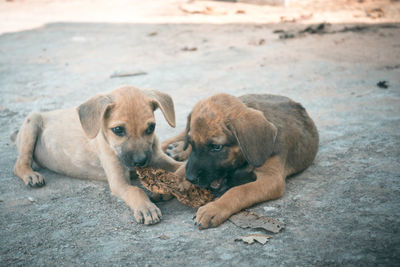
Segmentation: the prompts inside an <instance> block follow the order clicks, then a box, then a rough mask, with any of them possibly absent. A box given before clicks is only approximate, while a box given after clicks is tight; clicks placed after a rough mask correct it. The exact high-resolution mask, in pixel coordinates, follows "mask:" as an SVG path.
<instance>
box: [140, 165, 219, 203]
mask: <svg viewBox="0 0 400 267" xmlns="http://www.w3.org/2000/svg"><path fill="white" fill-rule="evenodd" d="M136 172H137V174H138V176H139V180H140V182H141V183H142V184H143V185H144V187H146V188H147V189H148V190H150V191H151V192H153V193H157V194H173V195H174V196H175V197H176V198H177V199H178V200H179V201H180V202H182V203H183V204H185V205H188V206H191V207H193V208H198V207H201V206H203V205H205V204H207V203H208V202H210V201H211V200H212V199H213V198H214V196H213V194H212V193H211V192H210V191H209V190H207V189H204V188H201V187H198V186H195V185H192V184H190V185H189V187H188V188H186V190H183V189H182V187H181V186H180V184H181V181H180V179H179V177H178V176H176V175H175V174H174V173H167V172H166V171H165V170H162V169H153V168H136Z"/></svg>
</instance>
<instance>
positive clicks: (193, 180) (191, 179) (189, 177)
mask: <svg viewBox="0 0 400 267" xmlns="http://www.w3.org/2000/svg"><path fill="white" fill-rule="evenodd" d="M186 180H188V181H189V182H191V183H192V184H197V183H198V181H199V179H198V178H197V176H196V175H193V174H192V173H191V172H186Z"/></svg>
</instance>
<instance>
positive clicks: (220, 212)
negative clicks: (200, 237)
mask: <svg viewBox="0 0 400 267" xmlns="http://www.w3.org/2000/svg"><path fill="white" fill-rule="evenodd" d="M231 215H232V214H231V212H229V210H228V209H226V208H224V207H223V206H220V205H218V203H217V202H216V201H214V202H210V203H208V204H206V205H204V206H202V207H200V208H199V209H198V210H197V213H196V216H195V220H196V221H195V225H197V226H198V227H199V229H200V230H202V229H207V228H211V227H217V226H218V225H220V224H221V223H223V222H224V221H225V220H226V219H228V218H229V217H230V216H231Z"/></svg>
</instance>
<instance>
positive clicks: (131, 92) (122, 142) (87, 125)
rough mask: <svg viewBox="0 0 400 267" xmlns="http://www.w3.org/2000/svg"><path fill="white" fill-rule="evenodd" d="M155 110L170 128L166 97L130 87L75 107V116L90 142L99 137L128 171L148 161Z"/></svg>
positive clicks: (171, 115) (169, 105) (169, 104)
mask: <svg viewBox="0 0 400 267" xmlns="http://www.w3.org/2000/svg"><path fill="white" fill-rule="evenodd" d="M157 108H160V109H161V111H162V112H163V114H164V116H165V118H166V119H167V121H168V123H169V124H170V125H171V126H173V127H174V126H175V113H174V107H173V102H172V99H171V98H170V97H169V96H168V95H166V94H163V93H161V92H157V91H142V90H139V89H136V88H133V87H123V88H120V89H117V90H115V91H113V92H112V93H111V94H110V95H100V96H96V97H94V98H92V99H91V100H89V101H87V102H86V103H84V104H82V105H81V106H79V107H78V113H79V117H80V120H81V123H82V127H83V129H84V130H85V132H86V134H87V135H88V136H89V137H90V138H94V137H95V136H97V134H102V135H103V137H104V139H105V140H106V142H107V144H108V145H109V146H110V148H111V149H112V150H113V151H114V153H115V155H116V156H117V157H118V159H119V160H120V162H121V163H122V164H123V165H125V166H127V167H131V168H132V167H135V166H146V165H148V164H149V163H150V161H151V158H152V154H153V146H154V143H155V140H156V139H155V138H156V137H155V135H154V130H155V128H156V122H155V118H154V110H155V109H157Z"/></svg>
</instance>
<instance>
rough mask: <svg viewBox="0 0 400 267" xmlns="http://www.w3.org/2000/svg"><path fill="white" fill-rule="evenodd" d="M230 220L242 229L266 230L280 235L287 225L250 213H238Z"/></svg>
mask: <svg viewBox="0 0 400 267" xmlns="http://www.w3.org/2000/svg"><path fill="white" fill-rule="evenodd" d="M229 220H230V221H231V222H232V223H233V224H235V225H236V226H239V227H241V228H253V229H264V230H266V231H269V232H273V233H279V231H281V230H282V229H283V228H285V224H284V223H282V222H280V221H277V220H275V219H273V218H269V217H266V216H261V215H258V214H256V213H254V212H250V211H242V212H240V213H237V214H235V215H233V216H231V217H230V218H229Z"/></svg>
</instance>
